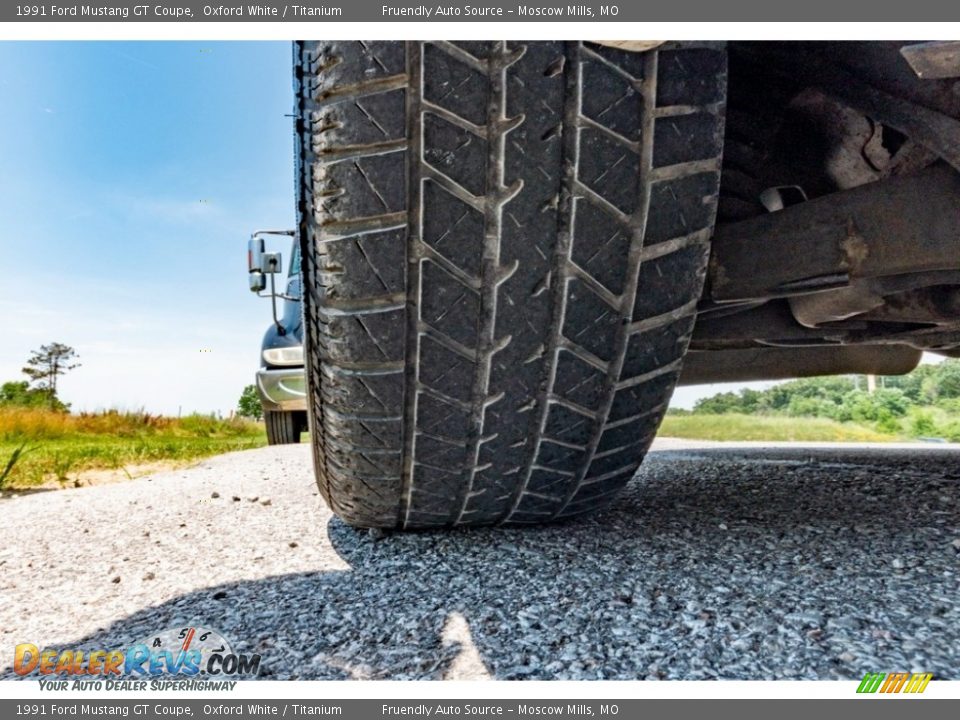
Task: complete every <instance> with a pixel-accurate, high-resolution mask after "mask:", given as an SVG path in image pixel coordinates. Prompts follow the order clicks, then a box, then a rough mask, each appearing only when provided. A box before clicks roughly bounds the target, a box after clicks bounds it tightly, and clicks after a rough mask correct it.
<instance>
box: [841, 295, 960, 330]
mask: <svg viewBox="0 0 960 720" xmlns="http://www.w3.org/2000/svg"><path fill="white" fill-rule="evenodd" d="M860 319H861V320H864V321H866V322H882V323H911V324H915V325H927V326H931V327H934V326H935V327H942V328H960V287H956V286H953V287H950V286H945V285H937V286H934V287H927V288H921V289H919V290H910V291H908V292H902V293H897V294H895V295H889V296H887V297H885V298H884V299H883V303H882V304H881V305H879V306H877V307H876V308H875V309H873V310H871V311H870V312H867V313H864V314H863V315H862V317H861V318H860Z"/></svg>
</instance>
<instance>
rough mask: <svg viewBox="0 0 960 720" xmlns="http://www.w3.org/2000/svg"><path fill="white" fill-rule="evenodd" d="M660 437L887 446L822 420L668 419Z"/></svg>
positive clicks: (876, 436)
mask: <svg viewBox="0 0 960 720" xmlns="http://www.w3.org/2000/svg"><path fill="white" fill-rule="evenodd" d="M659 434H660V435H661V436H662V437H675V438H687V439H691V440H759V441H763V440H768V441H770V442H777V441H801V442H890V441H893V440H897V439H899V438H897V437H896V436H894V435H885V434H883V433H879V432H877V431H875V430H872V429H871V428H867V427H863V426H862V425H856V424H853V423H839V422H836V421H835V420H827V419H825V418H797V417H781V416H769V415H740V414H736V413H726V414H723V415H667V417H666V418H664V421H663V425H662V426H661V427H660V433H659Z"/></svg>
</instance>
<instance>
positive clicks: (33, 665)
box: [13, 627, 260, 690]
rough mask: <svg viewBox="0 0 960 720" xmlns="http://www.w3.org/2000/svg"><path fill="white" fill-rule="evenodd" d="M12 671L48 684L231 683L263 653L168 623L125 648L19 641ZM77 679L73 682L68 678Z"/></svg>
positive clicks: (255, 666) (249, 671) (254, 670)
mask: <svg viewBox="0 0 960 720" xmlns="http://www.w3.org/2000/svg"><path fill="white" fill-rule="evenodd" d="M13 671H14V672H15V673H16V674H17V675H20V676H23V677H25V678H33V677H36V678H37V679H40V683H41V688H42V689H49V690H66V689H96V690H101V689H106V690H146V689H147V687H148V682H149V689H151V690H158V689H159V690H163V689H204V690H217V689H224V690H228V689H233V686H234V685H236V682H235V681H236V679H242V678H251V677H256V676H257V675H258V674H259V673H260V655H257V654H246V653H236V652H234V651H233V649H232V648H231V647H230V643H229V642H228V641H227V640H226V639H225V638H224V637H223V635H221V634H220V633H218V632H217V631H216V630H210V629H208V628H203V627H179V628H168V629H167V630H163V631H161V632H158V633H153V634H151V635H148V636H147V637H145V638H143V639H142V640H139V641H138V642H136V643H134V644H133V645H131V646H129V647H127V648H122V649H121V648H115V649H105V650H89V651H83V650H58V649H52V648H44V649H42V650H41V649H40V648H39V647H37V646H36V645H34V644H32V643H21V644H19V645H17V646H16V648H15V649H14V659H13ZM71 680H72V681H73V682H72V683H71V682H69V681H71Z"/></svg>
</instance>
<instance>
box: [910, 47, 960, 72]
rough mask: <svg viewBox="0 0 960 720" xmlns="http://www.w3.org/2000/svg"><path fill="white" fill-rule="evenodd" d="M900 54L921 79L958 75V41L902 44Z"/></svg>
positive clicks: (959, 59)
mask: <svg viewBox="0 0 960 720" xmlns="http://www.w3.org/2000/svg"><path fill="white" fill-rule="evenodd" d="M900 54H901V55H903V57H904V59H905V60H906V61H907V62H908V63H910V67H911V68H912V69H913V71H914V72H915V73H916V74H917V77H918V78H921V79H923V80H940V79H943V78H955V77H960V42H957V41H956V40H952V41H949V42H925V43H914V44H913V45H904V46H903V47H902V48H900Z"/></svg>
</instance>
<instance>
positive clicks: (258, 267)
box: [247, 237, 267, 273]
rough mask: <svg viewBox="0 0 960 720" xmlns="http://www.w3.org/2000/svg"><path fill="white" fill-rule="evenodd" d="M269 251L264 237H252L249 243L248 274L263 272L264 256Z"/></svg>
mask: <svg viewBox="0 0 960 720" xmlns="http://www.w3.org/2000/svg"><path fill="white" fill-rule="evenodd" d="M266 251H267V244H266V241H265V240H264V239H263V238H262V237H252V238H250V240H249V241H248V242H247V272H249V273H255V272H262V271H263V255H264V253H265V252H266Z"/></svg>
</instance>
